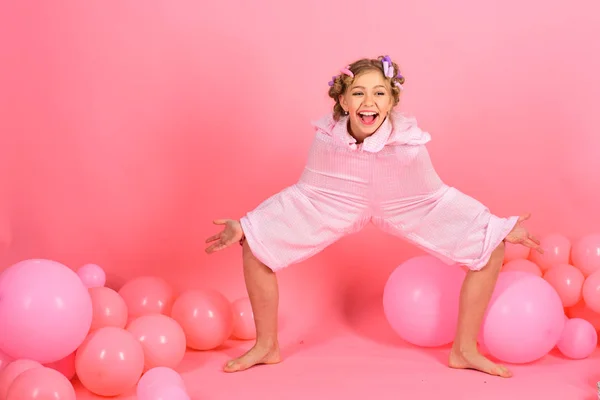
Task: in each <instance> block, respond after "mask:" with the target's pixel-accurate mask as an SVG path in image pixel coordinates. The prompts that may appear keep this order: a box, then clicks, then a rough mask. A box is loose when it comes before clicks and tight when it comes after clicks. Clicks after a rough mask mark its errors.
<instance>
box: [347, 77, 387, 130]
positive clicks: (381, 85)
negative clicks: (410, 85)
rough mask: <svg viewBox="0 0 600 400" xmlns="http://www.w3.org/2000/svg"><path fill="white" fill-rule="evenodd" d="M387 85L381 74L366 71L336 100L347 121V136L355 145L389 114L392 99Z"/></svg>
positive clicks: (375, 128)
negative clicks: (348, 124)
mask: <svg viewBox="0 0 600 400" xmlns="http://www.w3.org/2000/svg"><path fill="white" fill-rule="evenodd" d="M389 85H390V83H389V81H388V80H386V79H385V78H384V77H383V74H382V73H381V72H379V71H367V72H364V73H362V74H360V75H358V76H356V77H355V78H354V81H353V82H352V85H351V86H350V87H348V89H347V90H346V93H344V94H342V95H341V96H340V104H341V106H342V108H343V109H344V110H345V111H347V112H348V117H349V119H350V133H351V134H352V135H353V136H354V137H355V138H356V139H357V140H358V141H359V142H362V141H363V140H364V139H365V138H367V137H368V136H371V135H372V134H373V133H375V131H377V129H378V128H379V127H380V126H381V124H382V123H383V121H385V118H386V117H387V116H388V114H389V112H390V111H391V110H392V108H393V106H394V98H393V96H392V93H391V92H390V87H389Z"/></svg>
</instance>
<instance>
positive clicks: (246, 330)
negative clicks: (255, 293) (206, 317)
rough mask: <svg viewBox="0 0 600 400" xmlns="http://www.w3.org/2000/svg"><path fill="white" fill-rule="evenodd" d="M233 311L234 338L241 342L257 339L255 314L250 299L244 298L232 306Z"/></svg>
mask: <svg viewBox="0 0 600 400" xmlns="http://www.w3.org/2000/svg"><path fill="white" fill-rule="evenodd" d="M231 308H232V310H233V336H234V337H235V338H237V339H240V340H251V339H256V327H255V326H254V314H253V312H252V305H251V304H250V299H249V298H247V297H243V298H241V299H237V300H236V301H234V302H233V303H232V304H231Z"/></svg>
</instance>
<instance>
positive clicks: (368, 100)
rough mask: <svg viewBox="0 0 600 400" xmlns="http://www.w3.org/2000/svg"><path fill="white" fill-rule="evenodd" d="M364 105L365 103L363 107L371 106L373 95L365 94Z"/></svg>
mask: <svg viewBox="0 0 600 400" xmlns="http://www.w3.org/2000/svg"><path fill="white" fill-rule="evenodd" d="M364 103H365V106H371V105H373V95H371V94H366V95H365V100H364Z"/></svg>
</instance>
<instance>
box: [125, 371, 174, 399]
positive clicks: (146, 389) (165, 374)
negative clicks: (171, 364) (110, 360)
mask: <svg viewBox="0 0 600 400" xmlns="http://www.w3.org/2000/svg"><path fill="white" fill-rule="evenodd" d="M165 386H168V387H173V386H177V387H179V388H181V389H183V390H184V392H185V383H184V382H183V378H182V377H181V375H179V373H177V372H176V371H175V370H174V369H172V368H167V367H156V368H152V369H150V370H148V371H147V372H146V373H144V375H143V376H142V377H141V378H140V380H139V382H138V384H137V390H136V395H137V398H138V400H149V399H152V394H153V393H156V392H157V391H158V390H159V389H160V388H162V387H165Z"/></svg>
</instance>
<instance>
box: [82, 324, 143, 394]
mask: <svg viewBox="0 0 600 400" xmlns="http://www.w3.org/2000/svg"><path fill="white" fill-rule="evenodd" d="M75 370H76V372H77V377H78V378H79V381H80V382H81V384H82V385H83V386H84V387H85V388H86V389H88V390H89V391H90V392H92V393H95V394H97V395H100V396H118V395H120V394H123V393H124V392H126V391H128V390H130V389H131V388H133V387H134V386H135V384H136V383H137V381H138V380H139V379H140V376H142V372H143V370H144V350H143V349H142V345H141V344H140V342H138V341H137V340H136V338H135V337H133V335H132V334H131V333H129V332H127V331H126V330H124V329H121V328H115V327H112V326H110V327H106V328H100V329H98V330H97V331H95V332H93V333H91V334H90V336H88V338H87V339H86V340H85V342H84V343H83V344H82V345H81V347H80V348H79V349H78V350H77V354H76V356H75Z"/></svg>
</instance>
